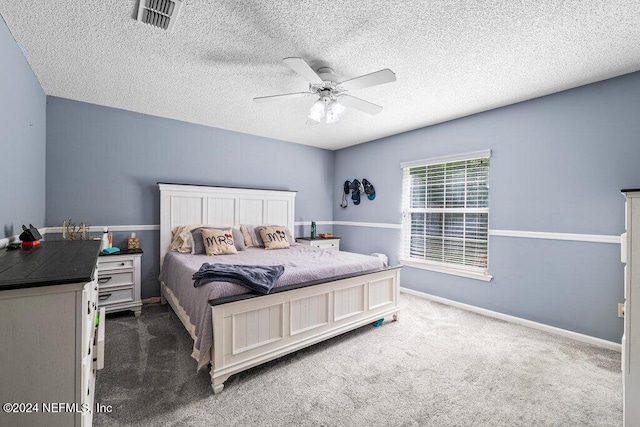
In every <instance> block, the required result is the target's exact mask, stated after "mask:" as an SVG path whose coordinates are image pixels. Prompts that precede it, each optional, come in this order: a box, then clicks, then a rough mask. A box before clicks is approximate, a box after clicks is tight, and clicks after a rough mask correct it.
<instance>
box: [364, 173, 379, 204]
mask: <svg viewBox="0 0 640 427" xmlns="http://www.w3.org/2000/svg"><path fill="white" fill-rule="evenodd" d="M362 185H363V187H364V194H366V195H367V198H368V199H369V200H373V199H375V198H376V189H375V188H374V187H373V184H371V183H370V182H369V181H367V179H366V178H362Z"/></svg>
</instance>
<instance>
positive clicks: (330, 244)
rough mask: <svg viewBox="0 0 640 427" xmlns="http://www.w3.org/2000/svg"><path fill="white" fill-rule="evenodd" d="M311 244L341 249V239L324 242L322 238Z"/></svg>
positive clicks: (321, 247)
mask: <svg viewBox="0 0 640 427" xmlns="http://www.w3.org/2000/svg"><path fill="white" fill-rule="evenodd" d="M311 246H315V247H317V248H320V249H332V250H335V251H339V250H340V241H339V240H330V241H328V242H323V241H320V240H316V241H313V242H311Z"/></svg>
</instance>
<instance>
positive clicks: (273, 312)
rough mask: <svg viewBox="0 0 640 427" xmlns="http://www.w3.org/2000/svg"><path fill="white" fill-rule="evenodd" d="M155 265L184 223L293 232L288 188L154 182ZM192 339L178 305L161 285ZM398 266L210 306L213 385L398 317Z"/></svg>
mask: <svg viewBox="0 0 640 427" xmlns="http://www.w3.org/2000/svg"><path fill="white" fill-rule="evenodd" d="M159 187H160V264H161V265H162V261H163V259H164V255H165V253H166V252H167V248H168V247H169V244H170V242H171V230H172V229H173V228H175V227H177V226H180V225H186V224H216V225H229V226H234V227H239V226H240V224H279V225H286V226H287V227H288V228H289V230H290V231H291V232H292V233H293V232H294V206H295V196H296V193H295V192H293V191H273V190H255V189H242V188H228V187H206V186H195V185H176V184H159ZM161 287H162V300H163V303H164V302H169V304H170V305H171V307H172V308H173V309H174V311H175V312H176V314H177V315H178V317H179V318H180V320H181V321H182V323H183V324H184V326H185V328H186V329H187V331H189V333H190V334H191V336H192V338H194V339H195V335H194V327H193V325H192V324H191V322H190V321H189V318H188V316H187V315H186V313H185V312H184V310H183V309H182V306H181V305H180V301H178V300H177V298H176V297H175V295H174V294H173V293H172V292H171V290H170V289H169V288H167V287H166V286H165V284H164V283H161ZM399 295H400V269H399V268H395V269H389V270H384V271H378V272H374V273H369V274H363V275H359V276H355V277H349V278H346V279H340V280H334V281H329V282H327V283H321V284H318V285H313V286H308V287H302V288H297V289H293V290H289V291H284V292H278V293H273V294H269V295H264V296H260V297H255V298H250V299H245V300H241V301H234V302H229V303H225V304H221V305H215V306H212V307H211V316H212V320H213V341H212V343H213V345H212V347H211V355H210V356H211V371H210V375H211V383H212V387H213V391H214V393H220V392H221V391H222V389H223V388H224V382H225V381H226V380H227V378H229V377H230V376H231V375H233V374H236V373H238V372H242V371H244V370H246V369H249V368H251V367H253V366H256V365H259V364H261V363H264V362H267V361H269V360H272V359H275V358H277V357H280V356H283V355H285V354H289V353H292V352H294V351H297V350H299V349H301V348H305V347H308V346H310V345H313V344H315V343H318V342H320V341H323V340H326V339H328V338H331V337H334V336H337V335H340V334H342V333H344V332H347V331H350V330H353V329H356V328H359V327H361V326H363V325H366V324H369V323H372V322H374V321H376V320H378V319H382V318H384V317H386V316H393V318H394V320H397V316H398V311H399V310H400V307H399V305H398V299H399Z"/></svg>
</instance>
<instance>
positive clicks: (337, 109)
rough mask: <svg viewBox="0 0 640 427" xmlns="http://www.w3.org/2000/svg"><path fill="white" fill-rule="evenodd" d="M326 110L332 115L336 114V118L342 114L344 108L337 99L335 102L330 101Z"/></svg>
mask: <svg viewBox="0 0 640 427" xmlns="http://www.w3.org/2000/svg"><path fill="white" fill-rule="evenodd" d="M327 109H328V111H331V112H332V113H333V114H336V115H338V116H340V115H342V113H344V112H345V111H346V108H345V107H344V105H342V104H341V103H340V101H338V100H337V99H336V100H335V101H332V102H331V103H330V104H329V105H328V106H327Z"/></svg>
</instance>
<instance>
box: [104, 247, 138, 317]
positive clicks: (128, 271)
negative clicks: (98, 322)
mask: <svg viewBox="0 0 640 427" xmlns="http://www.w3.org/2000/svg"><path fill="white" fill-rule="evenodd" d="M141 258H142V250H140V249H132V250H122V251H120V252H118V253H116V254H113V255H104V254H102V255H100V256H99V257H98V286H99V296H98V306H99V307H101V308H102V307H104V308H105V310H106V312H107V313H111V312H114V311H124V310H131V311H133V312H134V314H135V315H136V316H140V313H141V311H142V300H141V298H140V285H141V280H140V261H141Z"/></svg>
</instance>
